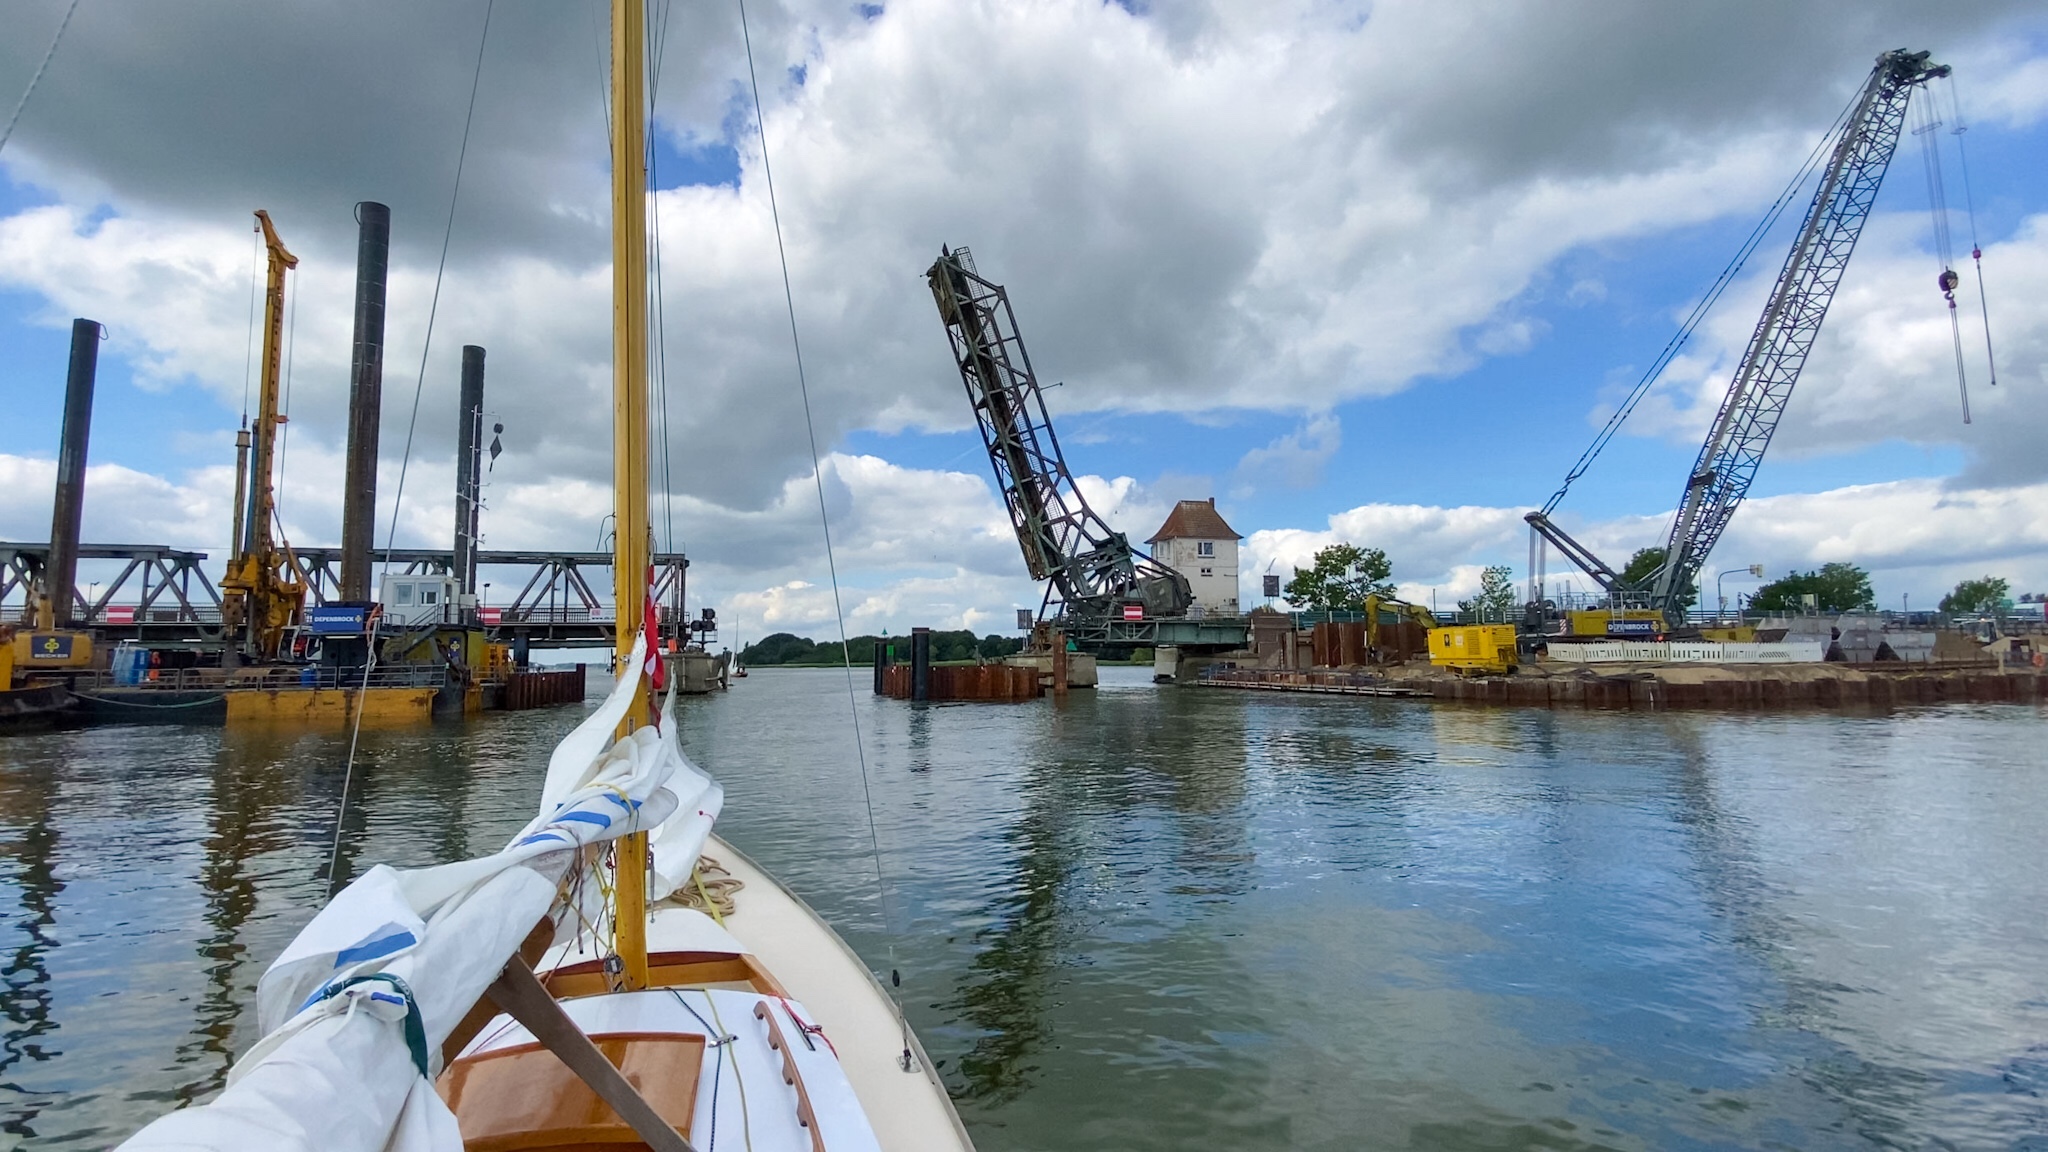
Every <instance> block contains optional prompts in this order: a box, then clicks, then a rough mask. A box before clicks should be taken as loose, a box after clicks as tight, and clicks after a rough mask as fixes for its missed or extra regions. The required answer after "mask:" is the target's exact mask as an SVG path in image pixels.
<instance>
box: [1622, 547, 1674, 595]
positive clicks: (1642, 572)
mask: <svg viewBox="0 0 2048 1152" xmlns="http://www.w3.org/2000/svg"><path fill="white" fill-rule="evenodd" d="M1663 566H1664V550H1663V549H1662V548H1638V549H1636V554H1635V555H1633V556H1631V557H1629V558H1628V563H1627V564H1626V565H1624V566H1623V567H1622V569H1621V582H1622V583H1623V584H1626V585H1628V586H1629V587H1631V588H1640V587H1641V586H1642V585H1643V584H1644V582H1646V581H1648V580H1649V578H1650V577H1651V576H1653V575H1655V574H1656V572H1657V569H1659V568H1662V567H1663Z"/></svg>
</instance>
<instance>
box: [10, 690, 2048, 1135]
mask: <svg viewBox="0 0 2048 1152" xmlns="http://www.w3.org/2000/svg"><path fill="white" fill-rule="evenodd" d="M1108 675H1109V678H1110V679H1111V680H1112V681H1114V682H1113V683H1110V684H1108V685H1106V686H1105V687H1104V688H1103V689H1102V690H1100V691H1099V692H1097V693H1093V694H1086V693H1079V694H1076V695H1075V696H1074V698H1073V699H1071V700H1070V701H1068V702H1067V703H1066V705H1065V706H1064V707H1057V708H1056V707H1054V706H1053V705H1052V703H1051V702H1049V701H1048V702H1044V703H1041V704H1035V705H1021V706H939V707H922V706H912V705H908V704H903V703H897V702H889V701H875V700H873V699H871V698H869V697H868V696H867V694H866V692H865V690H863V691H862V692H861V693H860V696H859V700H858V707H859V710H860V711H859V715H860V721H861V725H862V729H863V732H864V734H865V740H866V746H867V749H868V768H869V772H870V776H871V778H872V781H873V785H874V788H873V797H874V806H875V813H876V818H877V821H878V824H879V831H880V839H881V843H882V845H883V850H884V863H885V867H886V872H887V877H888V896H887V898H886V899H882V898H880V897H879V896H878V890H877V887H876V882H875V876H874V864H873V857H872V855H871V854H870V851H869V847H868V845H869V838H868V829H867V822H866V818H865V815H864V808H863V805H862V800H861V783H860V776H859V773H858V771H857V769H856V767H855V764H854V760H853V756H852V752H853V737H852V734H851V729H850V725H849V722H848V706H847V701H846V696H845V683H844V680H843V679H842V678H841V677H840V676H839V675H838V674H836V673H828V672H806V671H778V670H769V671H763V672H760V673H757V674H756V675H754V676H752V677H750V678H748V679H747V680H745V681H741V682H740V683H739V686H738V687H737V688H736V689H735V690H734V691H733V692H731V693H730V694H728V695H724V696H719V697H713V698H707V699H702V700H694V701H690V702H689V703H688V704H687V715H686V716H685V718H684V727H685V742H686V744H687V745H688V747H689V748H690V749H691V751H692V753H693V754H694V755H696V756H697V757H698V758H699V759H700V760H701V761H702V762H703V763H704V764H705V765H706V766H707V767H709V768H711V769H712V770H713V771H714V772H716V773H717V774H718V775H719V776H720V777H721V778H722V779H723V780H724V781H725V783H726V786H727V788H728V789H729V794H730V800H729V803H728V809H727V815H726V817H725V818H724V819H723V820H722V821H721V823H720V829H721V831H722V832H723V834H724V835H726V836H727V837H728V838H730V839H731V840H733V841H734V842H735V843H736V844H738V845H739V846H740V847H741V848H742V849H744V850H746V851H747V852H748V853H750V854H752V855H753V856H755V857H756V858H757V859H758V860H760V861H761V862H763V863H764V864H766V865H767V866H768V867H770V868H771V869H772V870H774V871H775V872H776V873H778V874H779V875H780V876H781V878H782V879H783V880H784V882H785V883H787V884H789V885H790V886H791V887H792V888H793V889H795V890H796V891H797V892H798V893H799V894H801V895H802V896H804V897H805V898H806V899H807V900H809V901H810V902H811V903H812V904H813V905H814V906H816V907H817V908H818V909H819V910H820V911H821V912H822V913H823V914H824V915H825V916H826V918H827V919H829V920H831V921H832V922H833V923H834V924H835V925H837V926H839V927H840V929H841V930H842V932H844V934H845V935H846V936H847V938H848V939H849V941H851V942H852V943H853V944H854V946H855V947H856V948H858V949H859V950H860V951H861V952H862V954H863V955H865V956H867V957H868V959H869V960H870V961H871V962H872V964H873V965H874V966H875V967H876V968H877V969H881V970H886V969H888V968H890V967H896V968H899V969H900V970H901V971H902V972H903V975H904V989H905V993H906V996H907V997H908V998H909V1010H910V1012H911V1015H912V1018H913V1021H914V1023H915V1024H916V1026H917V1028H918V1030H919V1032H920V1034H921V1035H922V1037H923V1039H924V1042H925V1045H926V1047H927V1048H928V1049H929V1050H930V1051H931V1054H932V1056H933V1058H934V1059H935V1060H939V1061H941V1062H942V1063H943V1065H944V1071H945V1074H946V1077H947V1080H948V1082H949V1083H950V1084H951V1085H952V1087H953V1090H954V1094H955V1096H956V1098H957V1100H958V1102H959V1107H960V1111H961V1114H962V1116H963V1117H964V1118H965V1120H966V1122H967V1124H968V1127H969V1128H970V1129H971V1130H972V1132H973V1133H974V1136H975V1139H976V1142H977V1144H978V1145H979V1146H980V1147H981V1148H982V1149H983V1150H984V1152H994V1150H999V1149H1012V1148H1017V1149H1023V1148H1030V1149H1096V1148H1100V1149H1121V1148H1180V1147H1195V1146H1198V1145H1207V1146H1211V1147H1234V1148H1289V1147H1294V1148H1374V1147H1388V1148H1400V1147H1426V1148H1461V1149H1462V1148H1470V1149H1508V1148H1544V1149H1557V1148H1582V1147H1584V1148H1592V1147H1613V1148H1660V1149H1663V1148H1708V1147H1756V1148H1765V1147H1778V1148H1868V1147H1884V1148H1928V1147H1943V1148H1948V1147H1955V1148H2031V1149H2048V722H2044V721H2048V716H2044V714H2043V712H2041V711H2039V710H2035V709H2031V708H2018V707H1998V706H1985V707H1978V708H1949V709H1943V710H1931V711H1919V712H1902V713H1898V714H1895V715H1891V716H1884V717H1867V718H1866V717H1843V716H1832V715H1820V714H1815V715H1783V716H1775V715H1774V716H1739V717H1717V716H1698V715H1676V716H1673V715H1665V716H1645V715H1626V714H1623V715H1599V714H1581V713H1549V712H1536V711H1466V710H1449V709H1438V708H1433V707H1431V706H1429V705H1425V704H1416V703H1411V702H1404V701H1376V702H1356V701H1342V700H1321V699H1313V698H1288V697H1275V696H1270V695H1263V694H1261V695H1258V696H1252V695H1249V694H1234V693H1220V692H1207V691H1197V690H1192V689H1155V688H1153V687H1152V686H1151V685H1150V684H1148V683H1145V682H1144V677H1143V674H1142V673H1139V672H1136V671H1135V670H1123V669H1117V670H1112V671H1111V672H1110V673H1109V674H1108ZM574 717H575V714H574V712H573V710H556V711H552V712H533V713H523V714H509V715H493V716H490V717H487V718H485V719H484V720H483V721H482V722H479V723H475V724H471V725H468V726H449V727H440V728H434V729H430V730H428V729H420V730H409V731H402V732H382V733H373V732H366V733H365V734H364V736H363V749H362V753H361V755H360V756H359V759H358V763H357V769H356V772H357V776H356V783H355V788H356V797H357V799H356V801H355V802H354V804H353V805H352V807H351V810H350V815H349V818H348V821H347V826H346V828H345V836H344V840H343V854H344V858H345V860H346V862H347V864H348V865H349V866H351V867H356V868H360V867H363V866H366V865H367V864H369V863H371V862H376V861H388V862H391V863H394V864H400V865H416V864H427V863H432V862H436V861H441V860H448V859H452V858H456V857H460V856H464V855H469V854H473V853H477V852H481V851H487V850H490V849H493V848H495V847H497V846H498V845H499V844H500V843H501V842H502V841H503V840H504V838H506V837H507V836H508V835H509V834H510V833H511V832H512V831H513V830H515V829H516V828H517V827H518V826H519V825H520V824H521V823H523V822H524V820H525V819H526V817H527V815H528V814H529V813H530V812H531V810H532V806H533V802H534V794H535V791H536V789H537V786H538V780H539V775H540V772H541V769H542V766H543V764H544V762H545V760H546V755H547V751H548V749H549V748H550V747H551V745H552V744H553V742H554V740H555V739H556V738H558V736H559V735H560V734H561V733H562V732H564V731H566V729H567V727H568V726H569V724H570V723H571V721H572V720H573V719H574ZM343 749H344V744H343V740H342V738H341V737H339V736H334V735H302V736H252V735H246V734H239V733H237V734H227V733H222V732H219V731H206V730H179V729H166V728H158V729H141V728H129V729H102V730H97V731H87V732H76V733H65V734H55V735H48V736H36V737H26V738H15V739H11V740H5V741H0V909H4V911H0V923H4V928H0V932H4V936H0V961H4V965H5V977H4V981H0V1009H4V1015H5V1020H4V1021H0V1026H4V1028H5V1029H6V1039H5V1043H4V1047H0V1118H4V1133H5V1134H0V1144H5V1143H6V1142H8V1141H15V1142H25V1143H27V1144H30V1145H33V1146H37V1147H50V1148H82V1147H97V1146H103V1145H106V1144H110V1143H113V1142H114V1141H117V1140H118V1139H120V1138H122V1137H123V1136H125V1135H127V1134H128V1133H129V1132H130V1131H132V1130H133V1129H134V1128H135V1127H137V1126H139V1125H140V1124H141V1123H142V1122H144V1121H145V1120H147V1119H148V1118H149V1117H151V1116H153V1115H155V1114H156V1113H158V1112H160V1111H162V1110H164V1109H167V1108H170V1107H173V1106H175V1105H177V1104H179V1103H182V1102H186V1101H191V1100H197V1099H203V1098H205V1097H206V1096H207V1095H208V1094H209V1093H211V1092H212V1091H214V1090H215V1089H217V1088H218V1087H219V1085H220V1083H221V1079H222V1077H223V1075H224V1073H225V1070H226V1068H227V1065H228V1063H229V1060H230V1058H231V1056H232V1055H233V1054H234V1053H237V1052H240V1051H242V1050H244V1049H245V1048H247V1047H248V1045H249V1044H250V1043H251V1042H253V1040H254V1039H255V1037H254V1036H253V1035H251V1033H250V1024H251V1021H250V1018H249V1015H248V1014H247V1012H246V1006H247V1005H248V1004H249V1002H250V999H251V995H252V992H253V989H254V987H255V982H256V978H257V976H258V975H260V973H261V971H262V969H263V966H264V965H265V964H266V963H268V961H269V959H270V958H271V957H272V956H273V955H275V954H276V952H277V951H278V950H279V949H280V948H281V947H282V946H283V944H284V943H285V941H287V940H288V939H289V938H290V937H291V936H292V934H293V933H294V932H295V931H296V930H297V929H298V927H299V926H300V925H301V924H303V923H304V921H305V920H306V919H307V917H308V916H309V915H310V914H311V911H312V909H313V907H314V906H315V903H316V901H317V900H318V899H319V897H320V895H321V893H322V891H323V890H324V881H323V880H322V879H321V877H320V872H321V870H322V868H323V867H324V865H325V861H326V856H327V851H328V846H329V838H330V836H331V835H332V830H333V819H334V812H335V808H336V801H337V799H338V797H339V794H340V791H341V773H342V758H343ZM742 899H744V895H743V896H742Z"/></svg>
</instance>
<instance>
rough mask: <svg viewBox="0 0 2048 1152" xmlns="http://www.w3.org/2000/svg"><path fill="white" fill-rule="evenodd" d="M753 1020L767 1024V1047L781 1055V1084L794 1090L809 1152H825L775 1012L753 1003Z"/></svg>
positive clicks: (816, 1122) (807, 1095)
mask: <svg viewBox="0 0 2048 1152" xmlns="http://www.w3.org/2000/svg"><path fill="white" fill-rule="evenodd" d="M754 1019H756V1020H762V1021H766V1022H767V1024H768V1047H770V1048H773V1049H774V1050H775V1051H777V1052H780V1053H782V1082H783V1083H784V1084H787V1085H789V1086H790V1087H792V1088H795V1089H796V1122H797V1123H799V1124H801V1125H803V1126H804V1131H806V1132H809V1133H810V1134H811V1152H825V1138H824V1137H823V1136H820V1135H818V1114H817V1113H816V1112H814V1111H812V1110H811V1094H810V1093H809V1092H806V1091H804V1077H803V1073H801V1072H798V1071H797V1070H796V1057H794V1056H792V1055H791V1054H790V1051H789V1044H788V1042H786V1041H784V1040H783V1038H782V1029H781V1028H780V1027H779V1026H777V1025H776V1023H775V1012H774V1010H773V1009H771V1008H769V1007H768V1002H767V1001H766V1000H759V1001H756V1002H755V1003H754Z"/></svg>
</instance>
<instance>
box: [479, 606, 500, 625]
mask: <svg viewBox="0 0 2048 1152" xmlns="http://www.w3.org/2000/svg"><path fill="white" fill-rule="evenodd" d="M476 618H477V622H478V623H479V624H489V625H497V624H502V623H504V620H505V610H504V609H503V608H479V609H477V610H476Z"/></svg>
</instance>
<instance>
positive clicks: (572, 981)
mask: <svg viewBox="0 0 2048 1152" xmlns="http://www.w3.org/2000/svg"><path fill="white" fill-rule="evenodd" d="M544 979H545V980H546V981H547V986H548V991H550V992H552V993H554V994H555V998H556V999H558V1000H567V999H570V998H572V997H576V996H598V995H602V994H604V993H606V992H611V991H614V990H615V989H613V987H612V985H611V980H610V978H609V977H607V976H606V975H605V971H604V962H603V961H601V960H581V961H578V962H576V963H574V964H565V965H563V966H562V967H560V968H557V969H555V970H554V971H553V972H550V973H548V974H547V976H546V977H544ZM704 984H745V985H747V986H748V987H750V988H752V989H753V990H754V991H756V992H759V993H761V994H762V995H764V996H783V997H787V996H788V995H789V993H788V992H786V991H784V990H783V988H782V985H781V983H780V982H779V981H777V980H776V979H775V977H774V976H773V975H771V974H770V973H769V971H768V970H767V969H766V968H763V967H762V966H761V962H760V961H759V960H756V959H754V958H753V957H752V956H749V955H747V954H745V953H732V952H656V953H654V954H653V955H651V956H649V957H648V958H647V986H648V987H649V988H688V987H694V986H698V985H704Z"/></svg>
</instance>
